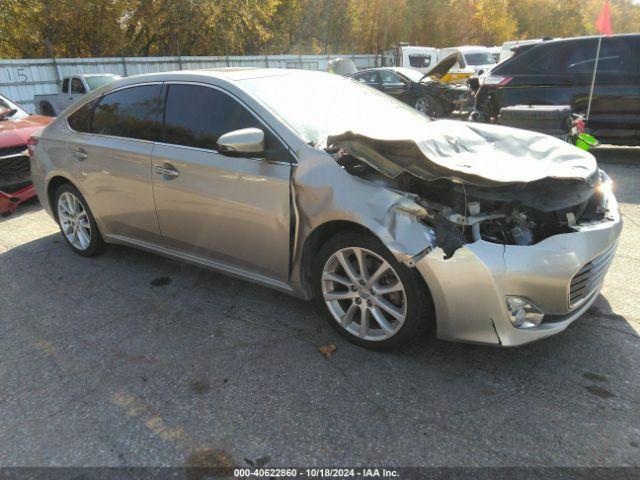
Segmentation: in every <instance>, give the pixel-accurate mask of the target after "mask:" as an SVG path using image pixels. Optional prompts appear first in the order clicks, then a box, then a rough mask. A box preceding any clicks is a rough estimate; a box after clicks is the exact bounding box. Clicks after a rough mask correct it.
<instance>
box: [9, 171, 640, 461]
mask: <svg viewBox="0 0 640 480" xmlns="http://www.w3.org/2000/svg"><path fill="white" fill-rule="evenodd" d="M638 165H640V163H639V164H638ZM605 168H606V169H607V170H608V172H609V173H610V175H611V176H612V177H613V178H614V180H615V182H616V191H617V195H618V198H619V200H620V202H621V209H622V212H623V215H624V220H625V227H624V230H623V233H622V239H621V243H620V246H619V249H618V254H617V257H616V259H615V261H614V263H613V266H612V268H611V270H610V272H609V274H608V277H607V280H606V283H605V287H604V290H603V293H602V295H601V296H600V298H599V299H598V301H597V302H596V303H595V304H594V306H593V307H592V308H591V310H590V311H589V312H588V313H587V314H586V315H585V316H584V317H583V318H581V319H580V320H578V321H576V322H575V323H573V324H572V325H571V326H570V327H569V328H568V329H567V330H566V331H565V332H563V333H562V334H560V335H557V336H555V337H552V338H550V339H546V340H544V341H541V342H538V343H535V344H531V345H528V346H524V347H521V348H517V349H500V348H491V347H482V346H473V345H462V344H454V343H448V342H444V341H438V340H425V341H424V342H422V343H421V344H420V345H417V346H415V347H412V348H410V349H408V350H405V351H398V352H391V353H375V352H370V351H367V350H363V349H361V348H358V347H355V346H353V345H351V344H349V343H347V342H346V341H344V340H342V339H341V337H339V336H338V335H337V334H336V333H335V332H334V331H333V330H332V329H331V327H330V326H329V325H328V324H327V323H326V321H325V319H324V318H323V316H322V315H321V314H319V313H317V312H316V311H315V310H314V308H312V307H311V306H310V305H309V304H307V303H305V302H303V301H300V300H297V299H293V298H290V297H288V296H286V295H283V294H280V293H277V292H274V291H271V290H268V289H266V288H262V287H259V286H255V285H252V284H250V283H245V282H243V281H240V280H235V279H231V278H228V277H225V276H223V275H219V274H216V273H212V272H210V271H207V270H203V269H200V268H196V267H193V266H189V265H185V264H181V263H178V262H174V261H170V260H167V259H163V258H161V257H158V256H154V255H151V254H147V253H144V252H140V251H136V250H133V249H130V248H125V247H112V248H110V249H109V250H108V251H107V252H106V254H104V255H102V256H100V257H97V258H92V259H85V258H81V257H79V256H76V255H74V254H72V253H71V252H70V250H69V249H68V248H67V247H66V246H65V245H64V243H63V242H62V239H61V236H60V234H59V232H58V230H57V228H56V225H55V224H54V223H53V221H52V220H51V219H50V218H49V217H48V216H47V215H46V214H45V213H44V211H42V209H41V208H40V207H39V206H38V205H37V203H33V204H31V205H27V206H23V207H21V208H20V210H19V211H18V212H17V213H16V214H15V215H14V216H12V217H10V218H8V219H5V220H2V221H0V291H1V292H2V295H1V296H0V319H1V320H0V465H2V466H25V465H29V466H33V465H41V466H42V465H47V466H50V465H58V466H60V465H62V466H75V465H85V466H159V465H165V466H183V465H197V464H207V465H218V466H232V465H238V466H246V465H247V459H248V460H250V461H255V460H256V459H261V463H262V462H267V465H269V466H276V465H279V466H294V465H295V466H312V465H315V466H318V465H325V466H335V465H396V466H399V465H402V466H422V465H424V466H433V465H438V466H462V465H464V466H489V465H491V466H507V465H531V466H535V465H563V466H593V465H600V466H619V465H636V466H637V465H640V416H639V415H638V411H639V408H640V381H639V373H638V372H640V348H639V347H640V339H639V333H640V312H639V309H638V304H637V301H638V299H639V298H640V167H638V166H633V165H629V164H627V165H622V164H619V165H608V166H606V167H605ZM327 344H335V345H336V346H337V350H336V351H335V352H334V353H333V355H332V356H331V357H330V358H329V359H325V358H323V357H322V356H321V355H320V354H319V353H318V350H317V348H318V347H320V346H323V345H327Z"/></svg>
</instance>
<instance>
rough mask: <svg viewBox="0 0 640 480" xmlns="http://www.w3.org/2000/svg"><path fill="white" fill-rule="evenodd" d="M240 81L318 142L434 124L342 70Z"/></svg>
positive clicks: (402, 133) (407, 134) (389, 135)
mask: <svg viewBox="0 0 640 480" xmlns="http://www.w3.org/2000/svg"><path fill="white" fill-rule="evenodd" d="M239 83H241V84H242V86H243V87H244V88H245V90H246V91H247V92H249V93H250V94H252V95H253V96H255V97H256V98H257V99H258V100H260V101H261V102H262V103H264V104H265V106H266V107H267V108H269V109H270V110H271V111H272V112H273V113H274V114H275V115H277V116H278V117H279V118H280V120H282V121H283V122H284V123H286V124H287V125H289V126H290V127H291V128H292V129H293V130H294V131H296V132H297V133H298V135H300V137H301V138H303V139H304V140H305V141H306V142H307V143H310V144H312V145H314V146H316V147H318V148H324V147H326V146H327V145H326V142H327V137H328V136H330V135H338V134H341V133H345V132H349V131H351V132H354V133H359V134H362V135H366V136H369V137H374V138H379V139H394V138H395V139H397V138H411V135H412V132H419V131H423V132H424V129H425V128H429V124H430V120H429V118H428V117H426V116H424V115H422V114H421V113H418V112H417V111H416V110H414V109H412V108H410V107H408V106H407V105H405V104H404V103H402V102H399V101H398V100H395V99H393V98H392V97H389V96H388V95H386V94H384V93H381V92H379V91H377V90H374V89H373V88H370V87H367V86H366V85H363V84H362V83H360V82H357V81H355V80H350V79H347V78H344V77H340V76H338V75H332V74H327V73H315V72H299V73H296V74H294V75H283V76H273V77H262V78H252V79H247V80H242V81H240V82H239Z"/></svg>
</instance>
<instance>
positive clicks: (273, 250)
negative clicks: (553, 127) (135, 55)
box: [30, 69, 622, 348]
mask: <svg viewBox="0 0 640 480" xmlns="http://www.w3.org/2000/svg"><path fill="white" fill-rule="evenodd" d="M30 151H31V154H32V176H33V181H34V185H35V187H36V189H37V192H38V196H39V198H40V200H41V202H42V204H43V205H44V206H45V208H46V209H47V211H48V212H49V213H50V214H51V215H52V216H53V218H54V219H55V220H56V221H57V222H58V223H59V225H60V229H61V231H62V234H63V237H64V238H65V240H66V242H67V244H68V245H69V247H70V248H71V249H72V250H74V251H75V252H76V253H78V254H81V255H84V256H91V255H95V254H97V253H99V252H100V251H101V250H102V249H103V247H104V244H105V243H119V244H126V245H130V246H134V247H137V248H142V249H145V250H148V251H152V252H156V253H159V254H162V255H166V256H170V257H173V258H178V259H182V260H186V261H190V262H193V263H197V264H199V265H203V266H206V267H209V268H213V269H216V270H218V271H222V272H226V273H228V274H231V275H235V276H237V277H240V278H244V279H248V280H252V281H255V282H258V283H261V284H263V285H267V286H269V287H273V288H276V289H279V290H281V291H284V292H287V293H290V294H293V295H296V296H299V297H302V298H305V299H315V300H316V301H318V302H319V303H320V304H321V305H322V308H324V309H325V310H326V312H327V317H328V319H329V321H330V322H331V324H332V325H333V326H334V327H335V328H336V329H338V331H339V332H340V333H342V334H343V335H344V336H345V337H347V338H348V339H350V340H351V341H353V342H355V343H358V344H360V345H363V346H366V347H371V348H375V347H381V346H390V345H399V344H403V343H406V342H408V341H411V340H413V339H415V338H418V336H419V334H420V333H421V332H422V331H424V330H429V329H432V331H433V332H435V334H437V336H438V337H440V338H443V339H448V340H458V341H465V342H476V343H484V344H493V345H508V346H513V345H520V344H523V343H527V342H531V341H534V340H538V339H540V338H543V337H546V336H549V335H552V334H555V333H558V332H560V331H562V330H564V329H565V328H566V327H567V326H568V325H569V324H570V323H571V322H572V321H574V320H575V319H577V318H578V317H579V316H580V315H581V314H582V313H584V312H585V310H587V309H588V308H589V306H590V305H591V304H592V303H593V302H594V300H595V298H596V297H597V295H598V292H599V291H600V288H601V286H602V282H603V279H604V276H605V273H606V271H607V268H608V266H609V264H610V263H611V260H612V257H613V255H614V252H615V249H616V245H617V241H618V237H619V235H620V230H621V228H622V224H621V220H620V216H619V213H618V207H617V204H616V200H615V198H614V196H613V194H612V192H611V181H610V179H609V178H608V177H607V175H606V174H605V173H604V172H603V171H601V170H599V169H598V167H597V164H596V162H595V159H594V158H593V157H592V156H591V155H590V154H588V153H586V152H583V151H581V150H578V149H577V148H575V147H573V146H571V145H569V144H567V143H563V142H562V141H560V140H557V139H555V138H552V137H548V136H545V135H541V134H537V133H531V132H526V131H523V130H515V129H509V128H505V127H497V126H491V125H483V124H468V123H463V122H454V121H449V120H438V121H432V120H430V119H429V118H427V117H426V116H424V115H422V114H420V113H418V112H416V111H414V110H413V109H411V108H409V107H407V106H405V105H404V104H402V103H400V102H398V101H396V100H394V99H392V98H390V97H388V96H386V95H384V94H382V93H380V92H377V91H375V90H373V89H371V88H369V87H366V86H363V85H361V84H359V83H357V82H354V81H351V80H348V79H345V78H342V77H338V76H335V75H330V74H324V73H318V72H302V71H291V70H275V69H271V70H261V69H224V70H211V71H182V72H174V73H159V74H150V75H143V76H138V77H130V78H126V79H123V80H120V81H118V82H114V83H112V84H109V85H108V86H106V87H103V88H102V89H100V90H97V91H95V92H92V93H91V94H89V95H88V96H86V97H84V98H83V99H82V101H81V103H79V104H76V105H75V106H73V107H72V108H71V109H69V110H68V111H66V112H65V113H63V114H62V115H61V116H60V117H58V118H57V119H56V120H55V121H54V122H53V123H52V124H51V125H50V126H48V127H47V128H46V129H45V130H44V131H43V132H42V133H41V134H40V135H39V136H38V137H37V138H33V139H31V141H30Z"/></svg>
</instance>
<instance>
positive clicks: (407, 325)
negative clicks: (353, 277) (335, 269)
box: [312, 232, 435, 350]
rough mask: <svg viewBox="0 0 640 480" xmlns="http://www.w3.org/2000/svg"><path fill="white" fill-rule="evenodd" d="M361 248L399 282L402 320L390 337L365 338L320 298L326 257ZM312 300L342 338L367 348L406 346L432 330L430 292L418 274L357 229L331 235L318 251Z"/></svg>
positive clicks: (380, 243) (433, 329) (373, 238)
mask: <svg viewBox="0 0 640 480" xmlns="http://www.w3.org/2000/svg"><path fill="white" fill-rule="evenodd" d="M354 247H359V248H364V249H366V250H369V251H371V252H373V253H375V254H376V255H378V256H379V257H381V258H382V259H384V260H385V261H386V262H387V263H388V264H389V265H390V266H391V267H392V268H393V269H394V270H395V273H396V274H397V277H398V278H399V280H400V281H401V282H402V285H403V287H404V292H405V295H406V298H405V301H406V302H407V309H406V316H405V319H404V323H403V324H402V325H401V327H400V328H399V330H398V331H397V332H396V333H395V334H394V335H393V336H391V337H390V338H386V339H384V340H366V339H363V338H360V337H358V336H356V335H354V334H352V333H350V332H349V331H347V330H346V329H345V328H344V327H342V326H341V325H340V324H339V323H338V320H337V319H336V318H335V317H334V316H333V314H332V312H331V310H330V309H329V307H328V306H327V304H326V303H325V300H324V296H323V292H322V272H323V268H324V267H325V264H327V262H328V261H329V259H330V257H331V256H332V255H333V254H334V253H336V252H338V251H339V250H342V249H344V248H354ZM312 281H313V294H314V300H315V301H316V303H317V304H318V306H319V307H320V308H321V309H322V310H323V311H324V312H325V313H326V316H327V320H328V321H329V323H330V324H331V326H332V327H334V328H335V329H336V330H337V331H338V332H339V333H340V334H341V335H342V336H343V337H345V338H346V339H347V340H349V341H350V342H352V343H355V344H356V345H360V346H362V347H365V348H369V349H374V350H375V349H383V348H395V347H400V346H406V345H408V344H411V343H413V342H414V341H416V340H418V339H420V338H421V337H422V336H423V334H424V333H425V332H427V331H429V332H433V331H435V328H434V327H435V313H434V310H433V301H432V299H431V295H430V293H429V291H428V289H427V288H426V286H425V284H424V282H423V281H422V279H421V277H420V275H419V273H418V272H417V271H416V270H415V269H411V268H409V267H407V266H405V265H403V264H401V263H399V262H398V261H397V260H396V259H395V257H394V256H393V254H392V253H391V252H390V251H389V250H388V249H387V248H386V247H385V246H384V245H383V244H382V242H381V241H380V240H378V239H377V238H375V237H373V236H371V235H367V234H364V233H359V232H345V233H340V234H337V235H335V236H334V237H333V238H331V239H330V240H328V241H327V242H326V243H325V244H324V245H323V246H322V247H321V248H320V250H319V252H318V254H317V255H316V258H315V263H314V265H313V271H312Z"/></svg>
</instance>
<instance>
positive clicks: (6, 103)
mask: <svg viewBox="0 0 640 480" xmlns="http://www.w3.org/2000/svg"><path fill="white" fill-rule="evenodd" d="M9 110H15V111H16V112H15V113H14V114H13V115H10V116H5V115H4V114H5V112H8V111H9ZM28 116H29V114H28V113H27V112H26V111H25V110H23V109H22V108H21V107H20V106H19V105H16V104H15V103H13V102H12V101H11V100H9V99H8V98H5V97H3V96H1V95H0V118H1V119H3V120H8V119H11V120H20V119H21V118H24V117H28Z"/></svg>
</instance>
